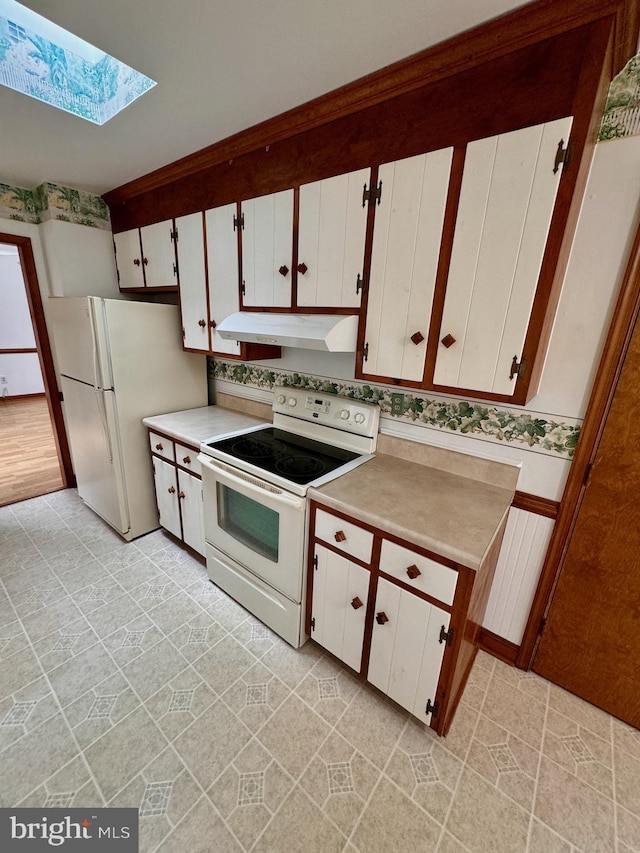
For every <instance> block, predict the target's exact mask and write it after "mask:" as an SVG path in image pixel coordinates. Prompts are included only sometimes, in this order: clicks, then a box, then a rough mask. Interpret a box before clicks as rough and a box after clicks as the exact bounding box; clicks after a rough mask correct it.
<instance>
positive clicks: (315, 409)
mask: <svg viewBox="0 0 640 853" xmlns="http://www.w3.org/2000/svg"><path fill="white" fill-rule="evenodd" d="M273 413H274V416H275V415H287V416H289V417H293V418H297V419H299V420H301V421H307V422H309V423H317V424H322V425H323V426H327V427H333V428H335V429H340V430H343V431H344V432H350V433H353V434H354V435H361V436H374V435H376V434H377V432H378V424H379V420H380V407H379V406H378V405H377V404H375V403H363V402H361V401H360V400H352V399H351V398H349V397H340V396H339V395H337V394H326V393H324V392H321V391H309V390H308V389H306V388H286V387H283V386H277V387H276V388H274V396H273ZM274 423H275V418H274Z"/></svg>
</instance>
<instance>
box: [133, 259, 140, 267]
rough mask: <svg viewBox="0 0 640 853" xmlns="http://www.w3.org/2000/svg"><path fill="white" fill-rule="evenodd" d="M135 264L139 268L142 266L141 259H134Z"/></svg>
mask: <svg viewBox="0 0 640 853" xmlns="http://www.w3.org/2000/svg"><path fill="white" fill-rule="evenodd" d="M133 263H134V265H135V266H137V267H139V266H140V258H134V259H133Z"/></svg>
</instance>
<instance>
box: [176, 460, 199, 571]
mask: <svg viewBox="0 0 640 853" xmlns="http://www.w3.org/2000/svg"><path fill="white" fill-rule="evenodd" d="M178 499H179V501H180V514H181V516H182V539H183V540H184V542H185V544H187V545H189V547H190V548H193V550H194V551H197V553H198V554H202V555H203V556H204V552H205V546H204V509H203V505H202V480H199V479H198V478H197V477H194V476H193V475H192V474H187V472H186V471H181V470H180V469H178Z"/></svg>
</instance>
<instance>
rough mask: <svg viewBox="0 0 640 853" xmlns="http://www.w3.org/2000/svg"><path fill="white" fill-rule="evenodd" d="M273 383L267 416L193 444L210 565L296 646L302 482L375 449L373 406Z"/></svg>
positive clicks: (330, 473) (300, 618) (341, 470)
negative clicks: (244, 427)
mask: <svg viewBox="0 0 640 853" xmlns="http://www.w3.org/2000/svg"><path fill="white" fill-rule="evenodd" d="M274 392H275V393H274V402H273V424H269V423H265V424H258V425H257V426H255V427H252V428H250V429H247V430H241V431H239V432H235V433H229V434H227V435H223V436H217V437H216V438H214V439H210V440H207V441H204V442H203V443H202V444H201V445H200V455H199V456H198V459H199V461H200V463H201V465H202V484H203V493H204V498H203V499H204V517H205V522H204V525H205V538H206V552H207V553H206V556H207V570H208V573H209V577H210V578H211V580H212V581H214V583H216V584H217V585H218V586H220V587H221V588H222V589H224V590H225V591H226V592H228V593H229V594H230V595H231V596H232V597H233V598H235V599H236V601H238V602H239V603H240V604H241V605H242V606H243V607H245V608H246V609H247V610H249V611H250V612H251V613H253V614H254V615H255V616H257V618H258V619H260V620H261V621H262V622H264V623H265V624H266V625H267V626H268V627H270V628H271V629H272V630H273V631H275V632H276V633H277V634H279V635H280V636H281V637H283V638H284V639H285V640H287V642H289V643H290V644H291V645H292V646H294V647H296V648H297V647H298V646H301V645H302V644H303V643H304V642H305V640H306V636H305V633H304V627H303V626H304V613H303V602H304V593H305V571H304V560H305V553H306V537H307V499H306V493H307V490H308V489H309V488H310V487H311V486H320V485H322V484H323V483H327V482H329V481H330V480H333V479H335V478H336V477H339V476H341V475H342V474H345V473H346V472H347V471H350V470H352V469H353V468H355V467H356V466H357V465H362V464H363V463H365V462H367V461H368V460H369V459H371V458H372V455H373V452H374V451H375V448H376V442H377V436H378V425H379V418H380V409H379V407H378V406H377V405H375V404H371V403H363V402H360V401H358V400H351V399H349V398H347V397H340V396H337V395H335V394H326V393H320V392H316V391H308V390H305V389H300V388H285V387H277V388H275V389H274Z"/></svg>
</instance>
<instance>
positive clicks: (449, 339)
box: [440, 335, 456, 349]
mask: <svg viewBox="0 0 640 853" xmlns="http://www.w3.org/2000/svg"><path fill="white" fill-rule="evenodd" d="M455 342H456V339H455V338H454V337H453V335H445V336H444V338H443V339H442V340H441V341H440V343H441V344H442V346H443V347H445V349H449V347H452V346H453V345H454V344H455Z"/></svg>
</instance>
